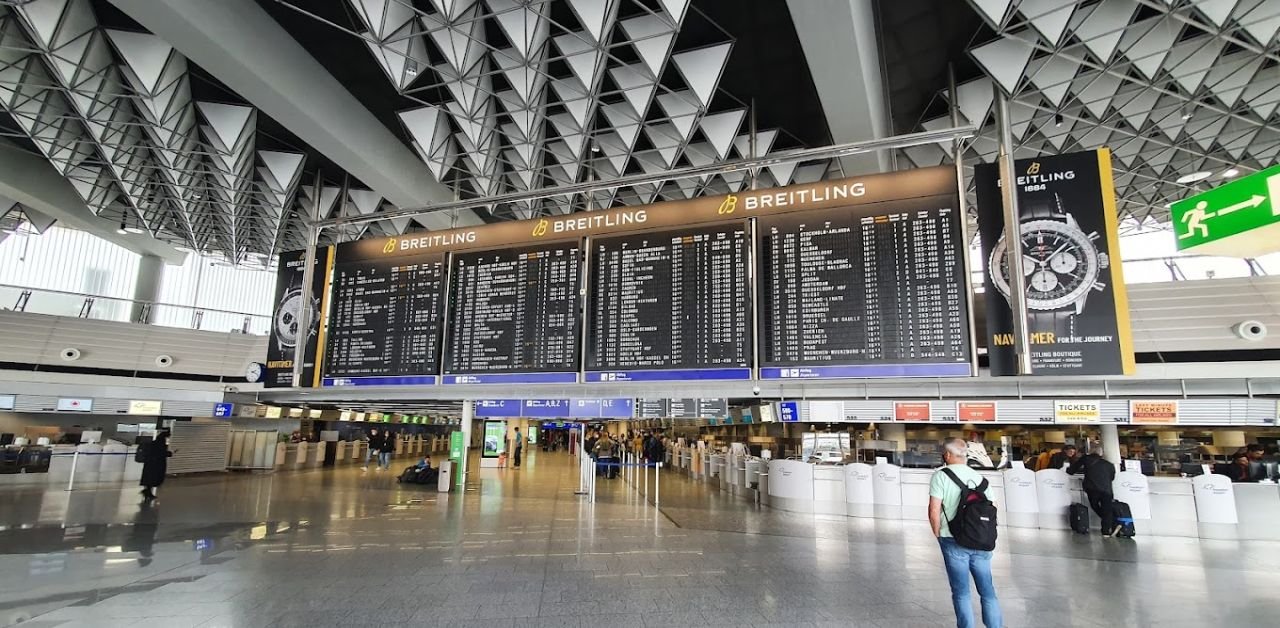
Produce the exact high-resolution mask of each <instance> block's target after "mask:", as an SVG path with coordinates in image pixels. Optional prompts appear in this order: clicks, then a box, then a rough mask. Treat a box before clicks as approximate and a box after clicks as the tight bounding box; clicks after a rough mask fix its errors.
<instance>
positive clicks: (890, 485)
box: [871, 464, 927, 519]
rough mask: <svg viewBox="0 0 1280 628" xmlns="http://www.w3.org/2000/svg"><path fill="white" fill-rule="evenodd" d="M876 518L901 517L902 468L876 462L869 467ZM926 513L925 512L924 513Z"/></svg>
mask: <svg viewBox="0 0 1280 628" xmlns="http://www.w3.org/2000/svg"><path fill="white" fill-rule="evenodd" d="M871 481H872V483H873V484H872V486H873V491H874V495H875V506H876V518H877V519H901V518H902V468H901V467H899V466H898V465H896V464H878V465H876V466H874V467H872V468H871ZM926 514H927V513H926Z"/></svg>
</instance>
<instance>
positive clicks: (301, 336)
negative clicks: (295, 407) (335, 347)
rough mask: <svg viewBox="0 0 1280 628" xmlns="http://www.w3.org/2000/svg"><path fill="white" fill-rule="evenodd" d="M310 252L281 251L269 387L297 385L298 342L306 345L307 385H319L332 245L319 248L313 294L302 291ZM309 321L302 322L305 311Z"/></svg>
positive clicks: (267, 375) (266, 380)
mask: <svg viewBox="0 0 1280 628" xmlns="http://www.w3.org/2000/svg"><path fill="white" fill-rule="evenodd" d="M305 261H306V252H305V251H290V252H288V253H281V254H280V263H279V267H278V272H277V274H276V293H275V311H274V312H273V313H272V316H271V340H270V342H268V343H267V361H266V373H265V375H264V376H263V378H262V383H263V385H264V386H266V387H268V388H275V387H287V386H292V385H293V355H294V347H296V346H297V345H298V343H302V346H303V355H304V356H305V357H304V360H303V367H304V368H303V374H302V381H303V384H302V385H303V386H314V385H315V382H314V380H315V374H316V372H317V370H316V346H317V341H318V339H319V336H322V335H323V334H324V325H323V324H322V323H323V321H322V320H321V319H322V318H323V317H324V304H325V300H326V299H327V298H328V295H327V294H326V293H327V290H326V284H327V282H326V278H327V277H328V268H329V267H331V266H332V264H333V249H332V247H323V248H320V249H318V250H317V251H316V269H315V273H313V275H312V282H311V291H310V295H308V296H304V295H303V291H302V279H303V276H304V275H303V272H304V270H305ZM304 310H305V311H306V312H307V320H308V321H309V324H308V326H307V328H305V329H303V328H301V327H300V326H299V324H298V323H299V322H300V321H301V319H302V316H303V311H304Z"/></svg>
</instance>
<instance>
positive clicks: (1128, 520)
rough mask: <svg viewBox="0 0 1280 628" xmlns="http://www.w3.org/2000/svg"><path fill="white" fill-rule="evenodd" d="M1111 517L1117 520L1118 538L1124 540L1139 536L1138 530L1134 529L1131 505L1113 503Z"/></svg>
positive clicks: (1119, 502)
mask: <svg viewBox="0 0 1280 628" xmlns="http://www.w3.org/2000/svg"><path fill="white" fill-rule="evenodd" d="M1111 515H1112V517H1113V518H1115V520H1116V526H1117V528H1118V529H1117V530H1116V536H1121V537H1124V538H1133V536H1134V535H1135V534H1137V530H1136V529H1135V528H1134V527H1133V511H1131V510H1129V504H1126V503H1124V502H1121V501H1117V502H1112V503H1111Z"/></svg>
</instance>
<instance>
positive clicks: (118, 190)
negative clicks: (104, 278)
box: [0, 0, 304, 263]
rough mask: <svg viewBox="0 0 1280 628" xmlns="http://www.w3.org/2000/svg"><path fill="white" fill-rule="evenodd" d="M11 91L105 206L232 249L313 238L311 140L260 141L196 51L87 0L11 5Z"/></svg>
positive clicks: (84, 194) (4, 41)
mask: <svg viewBox="0 0 1280 628" xmlns="http://www.w3.org/2000/svg"><path fill="white" fill-rule="evenodd" d="M0 100H2V101H3V102H2V103H0V104H2V105H3V107H4V109H5V111H6V112H7V113H8V114H9V115H10V117H12V118H13V120H14V121H15V123H16V124H17V126H18V127H19V129H20V131H21V132H22V133H23V134H25V135H26V136H27V137H29V138H30V140H31V141H32V142H33V143H34V144H35V145H36V146H37V147H38V148H39V150H40V151H41V152H42V153H43V154H44V156H45V157H47V158H48V159H49V161H50V162H51V163H52V164H53V165H54V167H56V168H57V169H58V171H59V172H60V173H61V174H62V175H63V176H65V177H66V178H67V179H68V180H69V181H70V182H71V183H72V185H73V186H74V187H75V189H76V190H77V192H78V193H79V194H80V196H81V198H82V199H83V200H84V201H85V203H86V204H87V205H88V207H89V208H90V210H91V211H93V212H94V213H95V214H97V215H99V216H103V217H106V218H109V219H111V220H113V221H114V220H120V221H122V222H125V223H127V224H129V225H130V226H138V227H141V228H143V229H145V230H146V231H148V232H150V233H151V234H153V235H155V236H156V237H158V238H160V239H162V240H165V241H168V242H171V243H174V244H178V245H182V246H186V247H189V248H191V249H192V250H195V251H200V252H204V253H210V254H220V255H223V256H224V257H225V258H226V259H228V260H229V261H232V262H234V263H241V262H244V261H246V260H248V259H250V258H251V257H256V258H257V259H259V260H266V259H268V258H269V257H270V256H271V255H272V254H274V253H276V252H278V251H279V250H281V248H282V244H283V243H286V242H288V243H290V244H296V243H297V242H298V241H300V240H301V235H300V233H301V231H300V230H301V228H302V225H300V224H296V221H291V220H290V217H291V215H293V214H294V213H295V212H296V208H295V196H296V192H297V188H298V184H299V182H300V179H301V175H302V167H303V157H304V156H303V154H301V153H291V152H274V151H255V150H254V149H255V146H254V139H255V136H256V133H257V128H256V110H254V109H253V108H252V107H247V106H243V105H238V104H223V103H211V102H195V101H194V100H193V98H192V96H191V86H190V74H189V71H188V67H187V60H186V58H185V57H183V56H182V55H180V54H178V53H177V52H176V51H175V50H174V49H173V47H172V46H170V45H168V44H167V43H165V42H164V41H162V40H161V39H160V38H158V37H156V36H154V35H151V34H147V33H134V32H126V31H117V30H108V29H104V28H102V27H101V25H100V24H99V23H98V21H97V19H96V16H95V15H94V14H93V9H92V7H91V5H90V2H89V0H35V1H33V2H30V3H26V4H21V5H15V6H4V5H0ZM264 263H265V261H264Z"/></svg>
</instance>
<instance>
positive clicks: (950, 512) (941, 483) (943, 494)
mask: <svg viewBox="0 0 1280 628" xmlns="http://www.w3.org/2000/svg"><path fill="white" fill-rule="evenodd" d="M946 468H948V469H951V472H952V473H955V474H956V477H958V478H960V481H961V482H964V483H965V484H966V485H967V486H968V487H969V488H977V487H978V485H979V484H982V480H983V477H982V475H981V474H979V473H978V472H977V471H974V470H973V469H971V468H969V466H968V465H963V464H949V465H947V466H946ZM929 497H937V498H938V499H940V500H942V536H944V537H948V538H949V537H950V536H951V529H950V527H949V526H948V525H947V522H948V521H951V518H952V517H954V516H956V507H957V506H959V505H960V487H959V486H956V483H955V482H953V481H952V480H951V478H949V477H947V474H945V473H943V472H942V469H939V470H937V471H934V472H933V479H932V480H929Z"/></svg>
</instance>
